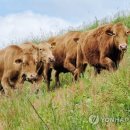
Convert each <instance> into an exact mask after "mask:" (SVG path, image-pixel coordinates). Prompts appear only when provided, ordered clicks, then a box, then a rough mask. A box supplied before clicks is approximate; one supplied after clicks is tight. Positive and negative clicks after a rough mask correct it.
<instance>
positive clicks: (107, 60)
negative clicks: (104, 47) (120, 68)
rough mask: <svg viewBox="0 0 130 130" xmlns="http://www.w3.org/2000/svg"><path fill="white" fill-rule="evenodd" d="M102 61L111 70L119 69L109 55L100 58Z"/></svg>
mask: <svg viewBox="0 0 130 130" xmlns="http://www.w3.org/2000/svg"><path fill="white" fill-rule="evenodd" d="M100 63H101V64H102V66H103V67H105V68H106V69H107V70H109V71H114V70H116V69H117V67H116V65H115V63H114V62H113V61H112V60H111V59H110V58H108V57H103V58H101V59H100Z"/></svg>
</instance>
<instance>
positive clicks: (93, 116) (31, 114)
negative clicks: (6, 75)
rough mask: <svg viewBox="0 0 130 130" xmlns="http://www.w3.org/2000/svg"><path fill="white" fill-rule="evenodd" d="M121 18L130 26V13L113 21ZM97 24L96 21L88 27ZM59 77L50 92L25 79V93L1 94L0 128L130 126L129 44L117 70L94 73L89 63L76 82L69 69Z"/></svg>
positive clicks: (110, 129) (120, 129)
mask: <svg viewBox="0 0 130 130" xmlns="http://www.w3.org/2000/svg"><path fill="white" fill-rule="evenodd" d="M118 21H121V22H123V23H125V24H126V25H127V26H128V27H129V28H130V17H129V16H118V17H117V18H116V19H114V20H113V21H112V22H118ZM104 23H106V21H104ZM98 24H99V23H98V22H97V21H96V22H95V23H94V24H93V25H91V27H88V28H87V29H91V28H95V27H96V26H98ZM83 30H85V29H83ZM129 43H130V38H129ZM60 78H61V87H60V88H57V89H56V90H55V91H51V92H47V91H46V84H45V83H43V84H42V86H41V91H40V93H39V94H35V93H32V92H31V91H30V90H31V85H30V84H29V83H25V85H24V90H23V92H22V93H19V92H15V93H14V95H13V96H12V97H10V98H7V97H4V96H1V98H0V130H129V129H130V46H129V47H128V51H127V52H126V54H125V56H124V59H123V60H122V62H121V64H120V67H119V69H118V71H116V72H114V73H109V72H107V71H104V72H103V73H102V74H101V75H99V76H97V77H94V75H93V68H91V67H88V68H87V70H86V72H85V76H84V77H82V78H81V79H80V81H79V82H77V83H76V84H75V83H73V82H72V76H71V74H69V73H68V74H61V76H60ZM53 85H54V81H53V82H52V84H51V86H53ZM30 101H31V104H30ZM32 105H33V106H32ZM33 107H34V108H35V109H34V108H33Z"/></svg>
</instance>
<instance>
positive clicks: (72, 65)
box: [46, 31, 86, 89]
mask: <svg viewBox="0 0 130 130" xmlns="http://www.w3.org/2000/svg"><path fill="white" fill-rule="evenodd" d="M80 34H81V32H79V31H73V32H69V33H67V34H65V35H63V36H59V37H55V38H53V40H52V39H51V40H48V42H49V43H50V44H52V43H55V47H54V49H53V51H52V52H53V55H54V57H55V62H54V63H53V68H54V69H55V70H56V73H55V80H56V86H59V85H60V81H59V74H60V73H61V72H63V73H66V72H71V73H72V74H74V72H75V70H76V58H77V44H78V43H77V40H78V39H79V37H80ZM85 67H86V66H84V68H85ZM47 69H48V70H47V71H46V75H47V86H48V89H50V80H51V69H49V67H48V66H47ZM83 70H84V69H83Z"/></svg>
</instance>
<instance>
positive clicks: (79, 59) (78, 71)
mask: <svg viewBox="0 0 130 130" xmlns="http://www.w3.org/2000/svg"><path fill="white" fill-rule="evenodd" d="M86 67H87V63H86V64H83V53H82V50H81V46H80V44H78V46H77V58H76V70H75V73H74V78H75V80H77V79H78V78H79V76H80V74H81V73H83V72H84V71H85V69H86Z"/></svg>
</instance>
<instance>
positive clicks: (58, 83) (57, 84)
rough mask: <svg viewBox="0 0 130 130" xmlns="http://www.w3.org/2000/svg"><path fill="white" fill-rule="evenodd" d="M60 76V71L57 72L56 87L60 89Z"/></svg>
mask: <svg viewBox="0 0 130 130" xmlns="http://www.w3.org/2000/svg"><path fill="white" fill-rule="evenodd" d="M59 74H60V72H59V71H56V73H55V82H56V83H55V87H59V86H60V80H59Z"/></svg>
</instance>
